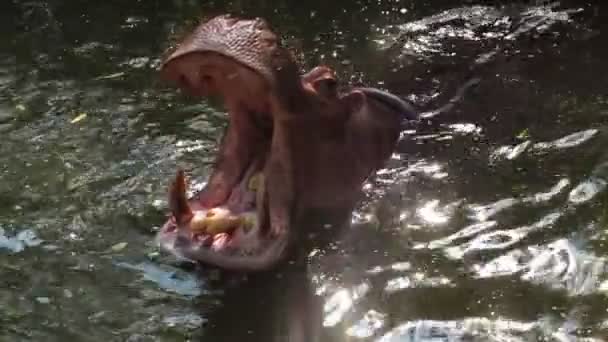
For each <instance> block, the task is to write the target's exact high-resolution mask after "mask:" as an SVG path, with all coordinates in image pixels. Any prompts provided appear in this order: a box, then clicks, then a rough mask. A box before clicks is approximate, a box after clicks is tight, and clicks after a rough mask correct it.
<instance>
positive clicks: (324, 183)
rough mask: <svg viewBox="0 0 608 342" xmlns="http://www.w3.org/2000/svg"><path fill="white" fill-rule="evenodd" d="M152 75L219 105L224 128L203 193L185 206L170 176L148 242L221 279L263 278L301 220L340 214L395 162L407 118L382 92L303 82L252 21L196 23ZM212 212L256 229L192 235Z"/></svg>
mask: <svg viewBox="0 0 608 342" xmlns="http://www.w3.org/2000/svg"><path fill="white" fill-rule="evenodd" d="M161 75H162V77H163V78H164V79H165V80H167V81H169V82H171V83H172V84H174V85H175V86H177V87H179V88H180V89H183V90H184V91H186V92H188V93H189V94H191V95H194V96H201V97H219V98H221V99H222V102H223V103H224V106H225V109H226V111H227V113H228V117H229V125H228V128H227V129H226V132H225V134H224V136H223V138H222V142H221V144H220V147H219V150H218V155H217V159H216V162H215V165H214V168H213V171H212V173H211V175H210V178H209V181H208V182H207V184H206V186H205V188H204V189H203V190H201V191H200V192H199V193H198V194H196V195H195V196H194V197H193V198H191V199H187V198H186V194H185V191H186V187H187V184H186V181H185V177H184V174H183V172H181V171H179V172H178V174H177V176H176V179H175V181H174V182H173V183H172V184H171V188H170V191H169V193H170V198H169V202H170V207H171V213H172V217H171V218H170V219H169V220H168V221H167V222H166V223H165V225H164V226H163V227H162V228H161V231H160V232H159V234H158V236H157V238H158V241H159V243H160V246H161V248H162V249H163V250H165V251H168V252H170V253H173V254H175V255H177V256H179V257H182V258H185V259H189V260H193V261H199V262H203V263H207V264H212V265H215V266H218V267H221V268H225V269H232V270H239V271H261V270H267V269H269V268H272V267H273V266H275V265H276V264H277V263H278V262H279V261H281V260H283V259H284V258H285V256H286V255H287V254H288V251H289V250H290V249H291V247H292V245H293V244H294V242H297V240H298V239H299V238H300V237H301V236H302V234H301V233H302V232H298V231H296V227H298V225H297V222H298V221H299V220H300V218H302V217H303V216H305V215H307V213H308V212H310V211H311V210H324V211H329V212H331V211H341V210H350V209H351V208H352V207H353V206H354V205H355V204H356V203H357V201H358V200H359V198H360V195H361V185H362V183H363V182H364V181H365V180H366V178H368V177H369V176H370V175H372V174H373V173H374V172H375V171H376V170H377V169H378V168H381V167H382V166H383V165H384V163H385V162H386V161H387V159H388V158H389V157H390V155H391V154H392V153H393V149H394V147H395V145H396V142H397V140H398V138H399V133H400V131H401V129H402V123H403V122H404V121H406V120H416V119H417V116H416V113H415V112H414V110H413V109H412V107H411V106H410V105H409V104H408V103H406V102H405V101H403V100H402V99H400V98H398V97H397V96H395V95H392V94H389V93H387V92H385V91H382V90H379V89H375V88H365V87H361V88H356V87H355V88H348V89H341V88H343V87H341V86H340V85H339V82H338V79H337V78H336V76H335V74H334V71H333V70H332V69H331V68H329V67H326V66H318V67H315V68H313V69H312V70H310V71H309V72H308V73H305V74H301V73H300V67H299V66H298V65H297V64H296V62H295V60H294V58H293V57H292V55H291V54H290V53H289V51H288V50H287V49H286V48H284V47H283V46H282V45H281V42H280V40H279V39H278V37H277V35H276V34H275V33H274V32H273V31H272V30H271V28H270V26H269V25H268V23H267V22H266V21H264V20H262V19H259V18H256V19H243V18H236V17H232V16H227V15H223V16H218V17H215V18H212V19H211V20H208V21H206V22H203V23H201V24H200V25H199V26H198V27H196V28H195V30H194V31H193V32H192V33H191V34H190V35H188V36H186V37H185V38H184V39H183V40H182V41H181V42H180V44H179V45H178V46H177V48H176V49H175V50H174V51H173V52H172V53H170V54H169V55H168V56H167V57H166V58H165V59H164V60H163V62H162V65H161ZM256 175H261V176H260V178H259V179H261V181H260V182H259V184H258V186H257V187H255V189H253V188H252V186H251V182H252V181H253V180H254V179H256V180H257V178H255V177H256ZM218 206H219V207H222V208H225V209H223V210H224V211H223V213H224V212H228V213H230V214H226V215H233V216H234V215H236V216H238V215H241V214H244V213H249V214H251V213H253V216H254V219H255V222H257V223H256V224H254V225H253V227H254V228H251V226H248V227H247V229H245V228H244V226H243V227H240V226H236V227H234V228H233V229H231V230H227V231H225V232H221V233H220V234H214V235H210V234H207V233H206V232H204V231H203V232H202V233H201V232H199V231H198V230H197V229H198V228H197V227H199V226H200V227H203V226H205V224H209V222H208V221H206V220H210V219H208V217H209V216H210V215H211V214H209V212H211V211H208V212H207V210H215V209H212V208H215V207H218ZM201 213H206V214H204V215H203V214H201ZM205 215H207V216H205ZM213 215H215V214H213ZM222 215H223V214H222ZM233 216H230V217H233ZM215 217H218V216H215ZM203 230H204V229H203Z"/></svg>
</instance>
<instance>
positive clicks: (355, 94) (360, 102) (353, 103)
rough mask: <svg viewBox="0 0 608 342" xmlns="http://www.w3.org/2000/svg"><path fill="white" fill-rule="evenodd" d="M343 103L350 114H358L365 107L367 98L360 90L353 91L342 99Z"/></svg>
mask: <svg viewBox="0 0 608 342" xmlns="http://www.w3.org/2000/svg"><path fill="white" fill-rule="evenodd" d="M342 101H343V103H344V104H345V105H346V106H347V107H348V108H349V109H350V111H351V112H352V113H355V112H358V111H360V110H362V109H363V108H365V107H366V106H367V96H365V93H364V92H362V91H360V90H353V91H351V92H350V93H348V94H346V95H345V96H344V97H342Z"/></svg>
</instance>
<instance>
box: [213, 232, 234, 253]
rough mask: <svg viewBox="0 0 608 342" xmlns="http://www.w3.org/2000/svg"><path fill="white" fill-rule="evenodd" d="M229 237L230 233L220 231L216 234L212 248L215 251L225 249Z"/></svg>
mask: <svg viewBox="0 0 608 342" xmlns="http://www.w3.org/2000/svg"><path fill="white" fill-rule="evenodd" d="M229 238H230V235H228V234H227V233H220V234H216V235H214V236H213V244H211V249H213V250H214V251H219V250H221V249H223V248H224V247H226V244H227V243H228V239H229Z"/></svg>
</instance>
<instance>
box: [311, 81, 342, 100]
mask: <svg viewBox="0 0 608 342" xmlns="http://www.w3.org/2000/svg"><path fill="white" fill-rule="evenodd" d="M337 85H338V82H336V80H335V79H333V78H326V79H323V80H318V81H317V82H315V89H316V90H317V93H319V94H321V95H323V96H331V95H333V94H335V92H336V88H337Z"/></svg>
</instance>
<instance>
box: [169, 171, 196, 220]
mask: <svg viewBox="0 0 608 342" xmlns="http://www.w3.org/2000/svg"><path fill="white" fill-rule="evenodd" d="M169 208H170V209H171V213H172V214H173V216H174V217H175V221H176V223H177V225H178V226H179V225H182V224H184V223H187V222H188V221H189V220H190V219H191V218H192V216H193V214H192V209H190V205H189V204H188V199H187V198H186V178H185V176H184V171H183V170H181V169H180V170H177V175H176V176H175V180H174V181H173V183H171V186H170V187H169Z"/></svg>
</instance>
